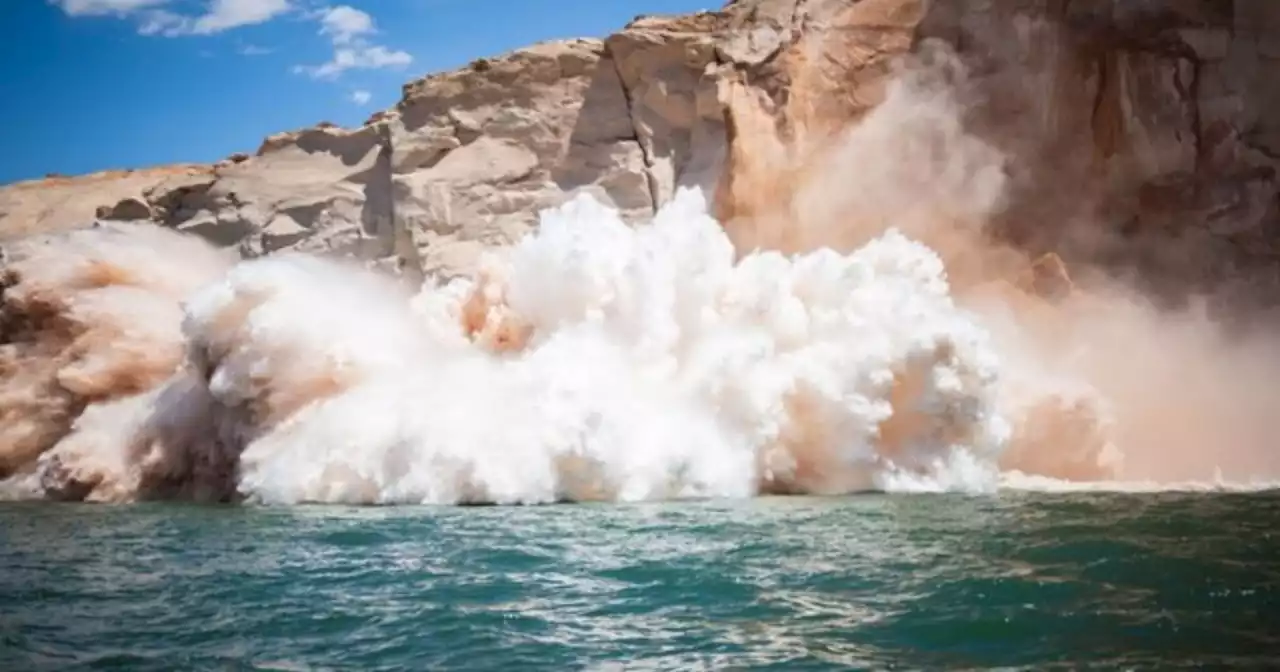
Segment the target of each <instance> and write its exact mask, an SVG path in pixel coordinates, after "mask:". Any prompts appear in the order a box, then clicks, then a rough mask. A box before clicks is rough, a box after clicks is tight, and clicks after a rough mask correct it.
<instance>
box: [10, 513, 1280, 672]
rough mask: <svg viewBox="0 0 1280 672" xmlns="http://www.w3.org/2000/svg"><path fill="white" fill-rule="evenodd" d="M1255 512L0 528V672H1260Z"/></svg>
mask: <svg viewBox="0 0 1280 672" xmlns="http://www.w3.org/2000/svg"><path fill="white" fill-rule="evenodd" d="M1277 513H1280V496H1276V495H1265V494H1254V495H1193V494H1186V495H1177V496H1170V495H1114V494H1111V495H1106V494H1075V495H1029V494H1027V495H1016V494H1015V495H1001V496H998V497H960V496H950V495H947V496H911V497H894V496H868V497H854V498H843V499H820V498H795V499H786V498H779V499H762V500H756V501H747V502H707V503H694V504H690V503H685V504H644V505H634V506H621V505H584V506H549V507H536V508H528V509H454V508H418V509H343V508H333V507H324V508H319V507H318V508H303V509H270V508H259V509H254V508H212V507H211V508H201V507H180V506H158V505H147V506H133V507H117V508H105V507H83V506H72V505H68V506H61V505H56V506H50V505H42V506H31V505H12V506H10V505H5V506H3V507H0V605H4V608H3V609H0V669H15V670H17V669H21V670H42V669H59V670H61V669H130V670H134V669H138V670H149V669H155V670H172V669H196V670H199V669H219V670H226V669H234V670H241V669H243V670H258V669H277V670H320V669H361V670H382V669H388V670H389V669H453V668H465V669H616V667H617V666H619V665H621V666H623V667H626V668H627V669H631V668H636V667H639V668H644V669H648V668H654V669H682V668H698V669H708V668H724V667H729V668H735V669H741V668H744V667H752V668H755V667H760V668H763V669H768V668H777V669H783V668H785V669H789V670H790V669H801V670H803V669H850V668H854V669H867V668H876V669H880V668H885V667H906V668H912V669H918V668H922V667H923V668H938V667H946V668H951V669H982V668H1003V669H1022V668H1026V669H1031V668H1034V669H1055V668H1059V669H1090V668H1099V669H1110V668H1114V667H1125V668H1131V669H1180V668H1187V667H1196V668H1203V667H1206V666H1207V667H1229V668H1232V669H1247V668H1257V669H1264V668H1265V667H1266V664H1267V663H1269V662H1270V661H1271V660H1273V659H1274V658H1275V656H1276V655H1280V640H1278V639H1277V638H1276V636H1275V635H1273V634H1272V632H1271V630H1272V629H1273V628H1271V625H1272V624H1274V623H1275V622H1277V620H1276V615H1277V614H1276V612H1275V608H1274V605H1275V604H1277V598H1280V568H1278V567H1277V564H1276V562H1275V560H1274V558H1275V557H1280V556H1277V555H1276V550H1277V549H1276V542H1275V538H1274V535H1273V533H1272V526H1273V524H1274V520H1276V518H1275V516H1276V514H1277Z"/></svg>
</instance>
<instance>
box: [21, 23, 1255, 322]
mask: <svg viewBox="0 0 1280 672" xmlns="http://www.w3.org/2000/svg"><path fill="white" fill-rule="evenodd" d="M934 41H937V42H939V43H942V44H945V45H949V50H950V51H952V52H954V54H955V55H956V58H957V59H958V61H959V62H960V63H961V64H962V65H963V71H964V74H963V77H962V78H957V79H956V82H959V84H960V85H958V86H956V87H955V88H956V91H957V92H958V93H957V95H958V96H959V98H960V103H961V107H962V111H963V118H962V119H961V122H962V123H963V125H964V127H965V129H966V130H967V132H970V133H972V134H974V135H975V136H976V137H979V138H982V139H983V140H984V141H986V142H988V143H990V144H991V145H992V146H994V147H996V148H998V149H999V150H1000V151H1001V152H1003V154H1004V156H1005V160H1004V161H1003V164H1002V165H1003V170H1004V171H1005V172H1006V174H1007V177H1008V184H1009V188H1008V189H1007V190H1006V193H1004V194H1003V195H1002V201H1001V203H1000V204H999V207H998V208H996V209H995V210H994V214H993V215H992V217H991V220H992V224H994V226H993V227H992V228H991V233H993V234H995V235H996V236H998V237H1000V238H1002V239H1005V240H1008V241H1010V242H1013V243H1014V244H1016V245H1017V246H1019V247H1022V248H1025V249H1029V250H1031V251H1032V252H1034V253H1037V254H1039V253H1044V252H1056V253H1058V254H1060V255H1061V256H1062V257H1064V258H1065V259H1066V260H1067V262H1068V264H1069V265H1072V266H1074V265H1076V264H1081V263H1086V262H1089V263H1097V264H1098V265H1101V266H1104V267H1106V268H1108V269H1109V270H1111V271H1113V272H1114V271H1123V272H1128V271H1134V272H1137V273H1138V275H1139V276H1140V277H1142V278H1145V279H1146V281H1147V283H1148V286H1149V287H1150V288H1152V289H1156V290H1167V292H1166V293H1171V294H1177V295H1181V294H1183V293H1185V292H1186V291H1187V290H1189V289H1197V290H1204V289H1209V288H1216V287H1222V286H1224V284H1240V283H1245V284H1247V285H1248V288H1249V290H1250V291H1249V294H1250V295H1251V296H1254V297H1257V296H1274V295H1277V294H1276V292H1275V291H1274V290H1275V288H1274V283H1275V282H1276V277H1277V273H1276V270H1277V269H1278V268H1280V265H1277V263H1276V262H1277V252H1280V250H1278V248H1277V241H1280V237H1278V236H1277V235H1276V234H1275V227H1276V226H1277V225H1278V224H1280V219H1278V218H1277V199H1276V195H1277V190H1276V167H1277V163H1278V162H1280V117H1277V116H1275V115H1272V114H1268V110H1270V109H1271V108H1272V102H1273V101H1272V98H1273V97H1276V96H1280V68H1277V67H1275V66H1276V60H1277V59H1280V5H1274V3H1263V2H1245V1H1241V0H1237V1H1236V2H1230V1H1229V0H1151V1H1147V2H1127V1H1122V0H1110V1H1106V0H1099V1H1096V2H1067V1H1065V0H954V1H950V2H942V1H934V2H930V1H928V0H861V1H859V2H848V1H847V0H734V1H733V2H730V3H729V4H728V5H727V6H725V7H724V8H723V9H722V10H721V11H718V12H708V13H701V14H696V15H691V16H683V17H641V18H639V19H637V20H635V21H634V22H632V23H631V24H630V25H628V26H626V27H625V28H624V29H622V30H621V31H619V32H618V33H617V34H614V35H612V36H609V37H608V38H606V39H603V40H595V39H582V40H570V41H563V42H553V43H545V44H539V45H535V46H532V47H529V48H526V49H521V50H518V51H514V52H511V53H508V54H503V55H500V56H496V57H493V58H485V59H480V60H477V61H475V62H474V63H472V64H471V65H470V66H469V67H467V68H463V69H461V70H458V71H455V72H447V73H440V74H435V75H430V76H427V77H424V78H422V79H419V80H417V81H413V82H410V83H409V84H407V85H405V87H404V91H403V96H402V99H401V101H400V102H399V104H398V105H396V107H395V108H393V109H390V110H386V111H384V112H380V113H378V114H376V115H375V116H374V117H373V118H371V119H370V120H369V121H368V122H367V123H366V124H365V125H364V126H362V127H360V128H356V129H342V128H337V127H333V126H331V125H321V126H317V127H315V128H309V129H304V130H301V131H296V132H290V133H282V134H279V135H276V136H272V137H270V138H267V139H266V140H265V141H264V142H263V143H262V145H261V147H260V148H259V149H258V151H257V152H256V153H255V154H254V155H252V156H236V157H233V158H232V159H229V160H227V161H224V162H221V163H219V164H217V165H214V166H183V167H174V168H163V169H152V170H142V171H130V172H121V173H103V174H97V175H93V176H86V177H81V178H56V179H46V180H42V181H36V182H28V183H22V184H16V185H11V186H8V187H5V188H3V189H0V241H2V240H5V239H12V238H13V237H16V236H21V235H24V234H27V233H30V232H37V231H38V232H48V231H52V230H60V229H66V228H74V227H79V226H84V225H87V224H89V223H90V222H91V221H92V220H93V219H94V218H95V217H96V218H103V219H125V220H147V221H152V222H155V223H156V224H158V225H161V226H166V227H171V228H175V229H179V230H184V231H191V232H194V233H197V234H199V235H201V236H203V237H205V238H207V239H210V240H213V241H215V242H217V243H218V244H220V245H224V246H228V247H236V248H238V249H239V250H240V252H241V253H242V254H243V255H245V256H255V255H260V254H264V253H269V252H272V251H276V250H281V249H286V248H296V249H303V250H308V251H316V252H331V253H336V254H342V255H355V256H359V257H361V258H364V259H367V260H370V261H372V262H375V263H378V264H380V265H386V266H390V267H398V268H403V269H407V271H408V272H411V273H414V274H417V273H419V272H426V273H442V274H445V275H450V274H455V273H460V272H465V271H467V270H468V269H469V268H470V267H471V264H472V263H473V261H474V259H475V257H476V255H477V253H478V252H479V250H481V249H483V248H484V247H485V246H488V245H497V244H503V243H506V242H509V241H511V240H512V239H513V238H515V237H518V236H519V235H521V234H522V233H523V232H525V231H527V230H528V229H529V227H531V226H533V225H534V224H535V223H536V218H537V211H538V209H540V208H543V207H546V206H549V205H553V204H556V203H558V202H562V201H563V200H564V199H565V198H566V197H568V196H570V195H572V194H573V193H576V192H578V191H580V190H588V191H590V192H592V193H594V194H596V195H598V196H600V197H602V198H604V199H605V200H607V201H608V202H610V203H612V204H613V205H615V206H616V207H618V208H619V209H621V210H622V211H623V212H624V213H625V214H626V216H627V217H629V218H631V219H635V218H638V217H642V216H644V215H645V214H648V213H651V212H652V211H653V210H654V209H655V208H656V207H657V206H658V205H660V204H662V203H664V202H665V201H667V200H668V199H669V198H670V197H671V196H672V194H673V192H674V190H675V189H676V188H677V187H679V186H682V185H699V186H702V187H704V188H707V189H709V190H714V192H715V193H716V194H717V200H718V203H717V206H718V208H719V211H720V214H721V219H722V220H723V221H725V222H726V225H731V224H730V223H731V222H732V221H734V220H735V219H741V218H742V217H743V216H744V213H758V212H760V211H761V210H762V209H764V210H769V209H773V210H778V208H779V207H780V206H779V202H780V201H785V200H786V199H787V195H786V194H780V193H777V190H778V189H779V188H783V187H785V184H782V183H780V182H779V181H778V180H776V179H774V178H772V177H770V176H768V175H758V176H755V177H752V176H751V174H750V173H752V171H755V172H760V171H761V167H760V164H761V163H762V159H761V157H762V156H766V155H768V152H770V151H772V152H775V155H776V157H777V158H778V161H779V162H784V161H785V162H790V165H794V166H803V165H813V164H814V163H815V162H818V161H820V156H821V155H822V154H823V153H824V152H830V151H831V148H832V147H834V146H837V145H839V142H837V141H838V139H839V134H840V133H842V132H845V130H847V129H848V128H849V127H850V126H852V125H856V123H857V122H858V120H860V119H862V118H863V117H865V115H867V114H868V113H869V112H870V111H872V110H874V109H876V107H877V106H878V105H879V104H880V103H881V102H882V101H883V100H884V96H885V91H886V84H887V82H889V81H890V80H891V78H892V76H893V74H894V72H895V71H896V69H897V68H898V67H899V66H898V65H897V64H898V63H899V62H900V61H901V57H902V56H903V55H904V54H907V53H909V52H917V53H919V52H921V50H922V49H923V47H924V45H928V44H931V43H932V42H934ZM956 82H952V83H956ZM779 152H781V154H777V153H779ZM783 154H785V155H786V158H785V159H784V158H782V155H783ZM877 161H878V157H876V156H869V155H868V156H859V157H857V163H858V164H859V165H860V166H862V167H863V168H864V169H867V170H875V169H876V165H877ZM748 163H754V164H755V165H754V167H753V166H751V165H747V164H748ZM763 163H764V164H766V165H767V166H771V167H769V168H765V169H764V170H765V172H767V171H768V170H776V169H779V166H780V165H781V164H780V163H778V162H772V161H763ZM775 177H776V176H775ZM783 182H785V181H783ZM793 242H795V244H797V245H801V246H804V245H811V244H818V243H819V242H822V241H804V240H800V239H797V240H795V241H793ZM1174 288H1176V291H1173V289H1174Z"/></svg>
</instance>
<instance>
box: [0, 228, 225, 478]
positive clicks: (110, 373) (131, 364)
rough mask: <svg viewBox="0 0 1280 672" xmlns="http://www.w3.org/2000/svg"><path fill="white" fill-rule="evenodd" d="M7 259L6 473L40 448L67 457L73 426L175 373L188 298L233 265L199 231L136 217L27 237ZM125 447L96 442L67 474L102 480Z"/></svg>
mask: <svg viewBox="0 0 1280 672" xmlns="http://www.w3.org/2000/svg"><path fill="white" fill-rule="evenodd" d="M4 262H5V264H4V265H5V271H4V277H3V284H2V285H0V292H2V293H0V477H10V476H13V475H15V474H26V475H30V473H31V470H32V468H33V466H34V464H35V461H36V459H37V458H42V459H43V460H44V465H45V469H47V470H49V471H56V470H58V469H60V468H62V467H61V465H62V464H63V461H62V458H61V455H62V453H61V452H60V451H59V450H55V447H57V446H59V443H60V442H61V441H62V440H63V439H64V438H66V437H67V436H68V435H69V434H70V433H71V432H72V430H73V429H75V428H81V427H88V426H92V425H98V424H103V423H107V424H110V423H117V422H120V421H122V418H123V417H124V416H125V415H126V414H125V413H122V409H129V408H132V407H134V406H137V405H138V404H139V403H141V401H140V400H141V399H143V398H145V397H146V396H147V395H148V394H149V393H151V392H152V391H153V390H154V389H155V388H156V387H157V386H158V385H160V384H161V383H163V382H164V381H165V380H167V379H168V378H169V377H170V376H171V375H173V373H174V371H175V370H176V369H177V368H178V366H179V364H180V363H181V361H182V358H183V340H182V335H181V331H180V327H181V322H182V309H181V305H180V301H181V300H182V298H183V297H185V296H186V295H188V294H189V293H191V292H193V291H195V290H196V289H198V288H199V287H201V286H203V285H204V284H206V283H208V282H210V281H212V280H214V279H216V278H217V277H218V276H219V275H221V273H223V272H224V271H225V269H226V268H228V267H229V266H230V260H229V259H228V258H226V257H225V255H224V254H222V253H220V252H217V251H215V250H214V249H213V248H211V247H209V246H208V245H206V244H205V243H203V242H201V241H200V240H198V239H195V238H192V237H188V236H184V235H180V234H177V233H173V232H170V231H167V230H164V229H159V228H156V227H152V226H134V225H126V224H104V225H102V226H98V227H95V228H88V229H82V230H77V231H72V232H68V233H62V234H57V235H53V236H38V237H31V238H25V239H22V240H20V241H18V242H17V243H15V244H11V245H9V246H7V247H6V248H5V249H4ZM123 459H124V458H123V456H121V455H119V454H118V453H112V452H111V451H98V450H96V449H95V450H92V451H90V456H89V458H88V459H83V460H81V459H73V460H71V461H70V462H72V463H74V464H75V465H76V466H75V467H74V468H75V469H79V470H82V471H83V472H84V473H80V474H78V475H77V477H76V478H75V479H66V480H67V481H70V480H75V481H76V482H79V483H94V482H98V481H101V480H102V479H103V478H105V477H106V476H105V474H106V473H107V472H112V473H118V467H119V466H120V463H121V461H122V460H123ZM52 489H55V490H56V488H52ZM82 494H83V493H82V492H68V493H60V494H59V496H63V495H65V496H67V497H70V498H79V497H80V496H82Z"/></svg>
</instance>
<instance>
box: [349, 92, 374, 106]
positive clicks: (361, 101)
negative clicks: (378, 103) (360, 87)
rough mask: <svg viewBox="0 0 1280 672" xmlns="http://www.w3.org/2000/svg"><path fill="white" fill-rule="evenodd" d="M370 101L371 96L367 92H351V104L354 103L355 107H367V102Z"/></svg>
mask: <svg viewBox="0 0 1280 672" xmlns="http://www.w3.org/2000/svg"><path fill="white" fill-rule="evenodd" d="M372 99H373V94H372V93H369V92H368V91H352V92H351V102H353V103H355V104H356V105H368V104H369V101H370V100H372Z"/></svg>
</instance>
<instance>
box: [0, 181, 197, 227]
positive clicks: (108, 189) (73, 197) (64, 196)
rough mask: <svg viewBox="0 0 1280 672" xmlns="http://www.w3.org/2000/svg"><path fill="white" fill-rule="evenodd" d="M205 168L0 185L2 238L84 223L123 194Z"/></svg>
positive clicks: (137, 193)
mask: <svg viewBox="0 0 1280 672" xmlns="http://www.w3.org/2000/svg"><path fill="white" fill-rule="evenodd" d="M208 174H210V169H209V168H208V167H206V166H199V165H174V166H164V167H160V168H148V169H142V170H113V171H103V172H99V173H93V174H90V175H84V176H80V177H50V178H45V179H43V180H30V181H26V182H18V183H15V184H11V185H8V186H4V187H0V241H3V240H7V239H13V238H17V237H20V236H24V235H30V234H35V233H54V232H57V231H64V230H67V229H72V228H79V227H82V226H86V225H87V224H89V223H90V222H92V221H93V220H94V218H95V217H96V216H97V214H98V209H99V208H103V207H105V208H112V207H114V206H115V205H116V204H118V203H120V202H121V201H123V200H124V199H127V198H128V199H135V200H138V201H139V202H145V198H144V197H143V192H145V191H146V190H147V189H149V188H151V187H153V186H154V185H156V184H159V183H160V182H163V181H165V180H168V179H174V178H185V177H190V176H203V175H208Z"/></svg>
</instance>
